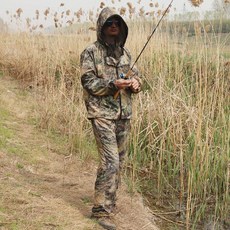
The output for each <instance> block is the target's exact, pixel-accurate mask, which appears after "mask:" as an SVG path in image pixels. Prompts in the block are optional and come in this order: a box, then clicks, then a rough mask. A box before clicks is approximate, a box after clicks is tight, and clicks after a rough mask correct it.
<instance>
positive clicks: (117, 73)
mask: <svg viewBox="0 0 230 230" xmlns="http://www.w3.org/2000/svg"><path fill="white" fill-rule="evenodd" d="M118 65H119V62H118V63H117V65H116V74H117V79H119V73H118ZM119 104H120V120H121V115H122V107H121V93H119Z"/></svg>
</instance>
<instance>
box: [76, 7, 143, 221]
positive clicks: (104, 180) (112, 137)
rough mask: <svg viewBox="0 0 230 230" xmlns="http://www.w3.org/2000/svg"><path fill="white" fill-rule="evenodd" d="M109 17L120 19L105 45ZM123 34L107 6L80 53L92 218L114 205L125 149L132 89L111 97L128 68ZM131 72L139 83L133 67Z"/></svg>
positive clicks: (102, 214) (124, 29)
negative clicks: (91, 151) (92, 142)
mask: <svg viewBox="0 0 230 230" xmlns="http://www.w3.org/2000/svg"><path fill="white" fill-rule="evenodd" d="M110 17H118V19H119V20H120V22H121V25H120V35H119V36H118V38H117V40H116V44H115V45H114V46H111V45H108V44H106V42H105V40H104V37H103V36H104V35H103V33H102V31H103V25H104V23H105V22H106V20H108V19H109V18H110ZM127 35H128V27H127V25H126V23H125V22H124V20H123V19H122V18H121V16H119V15H118V14H116V13H115V12H114V10H113V9H111V8H104V9H103V10H102V11H101V13H100V15H99V18H98V21H97V41H95V42H94V43H93V44H92V45H90V46H88V47H87V48H86V49H85V50H84V51H83V52H82V54H81V71H82V75H81V83H82V86H83V89H84V100H85V104H86V108H87V111H88V118H89V119H90V120H91V122H92V126H93V131H94V135H95V138H96V142H97V147H98V152H99V156H100V164H99V167H98V171H97V178H96V182H95V195H94V198H95V199H94V207H93V208H92V216H94V217H100V216H107V215H109V214H110V213H111V212H112V211H113V209H114V207H115V205H116V191H117V189H118V185H119V181H120V172H121V169H122V166H123V162H124V158H125V153H126V150H127V141H128V134H129V133H130V118H131V114H132V101H131V97H132V93H133V92H132V90H131V89H129V88H127V89H125V90H121V91H120V94H119V97H118V98H116V99H115V98H114V94H115V93H116V92H117V91H118V89H117V88H116V86H115V85H114V84H113V82H114V80H116V79H118V78H119V77H120V76H121V75H122V74H123V75H124V74H126V73H127V72H128V71H129V70H130V67H131V56H130V53H129V51H128V50H127V49H126V48H124V45H125V42H126V38H127ZM133 74H134V75H135V76H133V77H135V78H136V79H137V80H138V81H139V82H140V78H139V77H138V71H137V69H136V68H135V69H134V70H133Z"/></svg>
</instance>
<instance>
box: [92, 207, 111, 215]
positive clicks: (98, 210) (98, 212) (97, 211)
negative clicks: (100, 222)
mask: <svg viewBox="0 0 230 230" xmlns="http://www.w3.org/2000/svg"><path fill="white" fill-rule="evenodd" d="M108 216H110V213H109V212H107V211H106V210H105V209H104V207H103V206H94V207H93V208H92V216H91V217H92V218H99V217H108Z"/></svg>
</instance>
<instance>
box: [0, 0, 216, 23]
mask: <svg viewBox="0 0 230 230" xmlns="http://www.w3.org/2000/svg"><path fill="white" fill-rule="evenodd" d="M170 1H171V0H159V1H157V0H141V3H140V4H137V2H138V0H135V1H131V0H128V1H125V0H121V1H119V0H114V2H115V4H112V3H111V2H112V0H105V1H103V2H104V3H105V4H106V6H114V5H115V6H116V7H121V6H127V2H131V3H132V4H133V5H136V8H137V9H139V8H141V7H142V6H143V7H144V9H145V10H148V8H149V3H150V2H152V3H154V4H155V3H156V2H158V3H159V5H160V7H161V8H162V7H164V8H165V7H167V5H168V4H169V3H170ZM101 2H102V1H101V0H100V1H98V0H63V1H60V0H37V1H35V0H0V17H1V18H2V19H3V20H4V21H7V22H9V21H10V16H9V15H13V14H15V12H16V10H17V9H18V8H21V9H22V10H23V13H22V16H23V17H24V18H27V17H29V18H32V17H34V16H35V10H39V11H41V12H44V11H45V9H47V8H48V7H50V9H51V11H52V12H55V11H58V12H61V11H65V10H68V9H70V10H71V11H72V12H76V11H77V10H78V9H80V8H82V9H83V10H85V11H86V10H93V9H96V8H98V7H99V6H100V3H101ZM61 3H64V6H62V7H60V4H61ZM212 5H213V0H204V3H202V4H201V6H200V7H193V6H191V3H190V2H189V1H188V0H174V2H173V8H176V12H177V13H182V12H184V11H185V10H186V11H199V12H204V11H206V10H211V9H212ZM6 11H9V15H7V14H6Z"/></svg>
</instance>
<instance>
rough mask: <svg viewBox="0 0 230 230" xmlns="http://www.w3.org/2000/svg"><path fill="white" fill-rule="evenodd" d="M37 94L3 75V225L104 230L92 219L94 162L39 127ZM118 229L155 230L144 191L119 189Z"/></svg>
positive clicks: (0, 138) (0, 177) (0, 156)
mask: <svg viewBox="0 0 230 230" xmlns="http://www.w3.org/2000/svg"><path fill="white" fill-rule="evenodd" d="M35 106H36V103H35V101H34V97H33V93H32V92H28V91H24V90H22V89H20V87H19V85H18V84H17V82H16V81H15V80H12V79H9V78H6V77H2V76H0V229H12V230H17V229H20V230H21V229H22V230H24V229H29V230H36V229H67V230H68V229H71V230H72V229H74V230H75V229H76V230H87V229H88V230H90V229H96V230H97V229H98V230H99V229H101V228H100V226H98V224H97V223H96V222H94V221H93V220H91V219H90V218H89V216H90V210H91V207H92V195H93V185H94V180H95V172H96V165H95V163H91V164H89V163H88V164H86V163H85V162H83V161H82V160H80V159H79V158H78V157H77V156H68V153H67V152H66V149H65V146H63V145H62V144H61V142H60V143H59V142H58V141H55V140H54V139H53V138H51V137H49V136H47V135H46V134H45V133H44V132H42V131H39V130H38V129H37V128H36V127H35V122H34V115H33V109H34V108H35ZM118 195H119V202H118V207H119V213H118V214H117V215H116V216H115V222H116V224H117V229H118V230H140V229H145V230H151V229H157V228H156V227H155V225H154V218H153V216H151V215H150V214H149V213H148V212H147V210H146V208H145V207H144V206H143V202H142V199H141V197H140V196H138V195H136V196H133V197H130V196H129V194H128V193H127V192H126V188H125V185H122V188H121V189H120V191H119V194H118Z"/></svg>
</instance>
